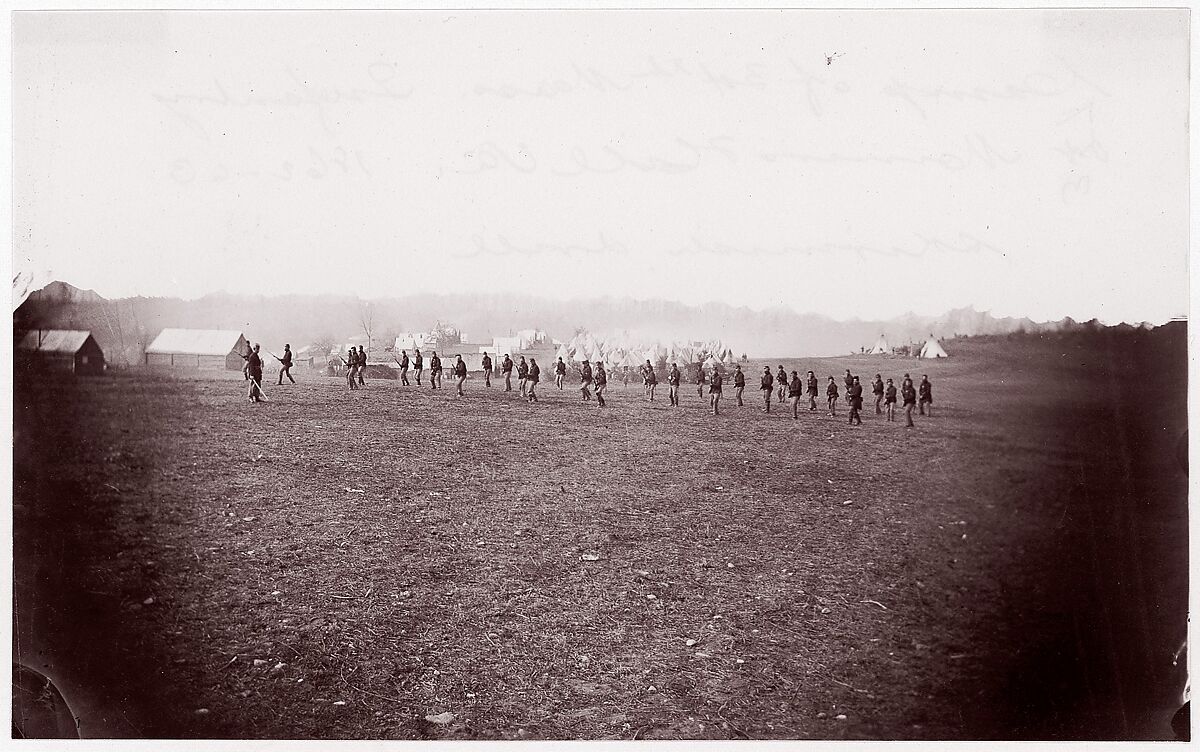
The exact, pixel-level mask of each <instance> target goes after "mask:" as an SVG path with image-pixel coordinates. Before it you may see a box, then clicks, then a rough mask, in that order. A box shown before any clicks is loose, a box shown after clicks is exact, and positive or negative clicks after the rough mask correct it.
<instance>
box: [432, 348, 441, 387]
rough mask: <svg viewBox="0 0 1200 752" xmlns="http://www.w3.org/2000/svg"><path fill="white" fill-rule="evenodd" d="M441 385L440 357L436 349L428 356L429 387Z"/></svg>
mask: <svg viewBox="0 0 1200 752" xmlns="http://www.w3.org/2000/svg"><path fill="white" fill-rule="evenodd" d="M441 385H442V359H441V358H439V357H438V354H437V350H434V351H433V355H430V356H429V388H430V389H437V388H439V387H440V386H441Z"/></svg>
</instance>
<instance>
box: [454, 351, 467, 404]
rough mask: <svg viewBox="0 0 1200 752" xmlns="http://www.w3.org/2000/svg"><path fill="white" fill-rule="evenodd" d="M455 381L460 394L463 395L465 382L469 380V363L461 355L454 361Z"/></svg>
mask: <svg viewBox="0 0 1200 752" xmlns="http://www.w3.org/2000/svg"><path fill="white" fill-rule="evenodd" d="M454 381H455V386H457V387H458V396H459V397H461V396H462V395H463V390H462V388H463V384H465V383H466V381H467V364H466V363H464V362H463V359H462V357H461V356H459V357H458V358H457V359H456V360H455V361H454Z"/></svg>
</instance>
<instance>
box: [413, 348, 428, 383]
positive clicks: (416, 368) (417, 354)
mask: <svg viewBox="0 0 1200 752" xmlns="http://www.w3.org/2000/svg"><path fill="white" fill-rule="evenodd" d="M424 362H425V361H424V359H423V358H422V357H421V348H419V347H417V348H414V349H413V373H415V374H416V375H417V386H420V385H421V369H422V367H423V364H424Z"/></svg>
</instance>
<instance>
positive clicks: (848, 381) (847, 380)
mask: <svg viewBox="0 0 1200 752" xmlns="http://www.w3.org/2000/svg"><path fill="white" fill-rule="evenodd" d="M842 383H843V384H845V385H846V396H847V397H849V396H850V387H852V386H854V377H853V376H851V375H850V369H849V368H847V369H846V375H845V376H843V377H842Z"/></svg>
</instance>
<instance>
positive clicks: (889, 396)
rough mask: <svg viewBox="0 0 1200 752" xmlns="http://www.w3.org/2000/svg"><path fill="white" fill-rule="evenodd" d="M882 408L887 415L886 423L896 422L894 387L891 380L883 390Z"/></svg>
mask: <svg viewBox="0 0 1200 752" xmlns="http://www.w3.org/2000/svg"><path fill="white" fill-rule="evenodd" d="M883 406H884V410H885V411H886V413H887V419H888V421H890V422H892V423H895V422H896V385H895V384H893V383H892V380H891V379H888V380H887V389H885V390H884V396H883Z"/></svg>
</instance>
